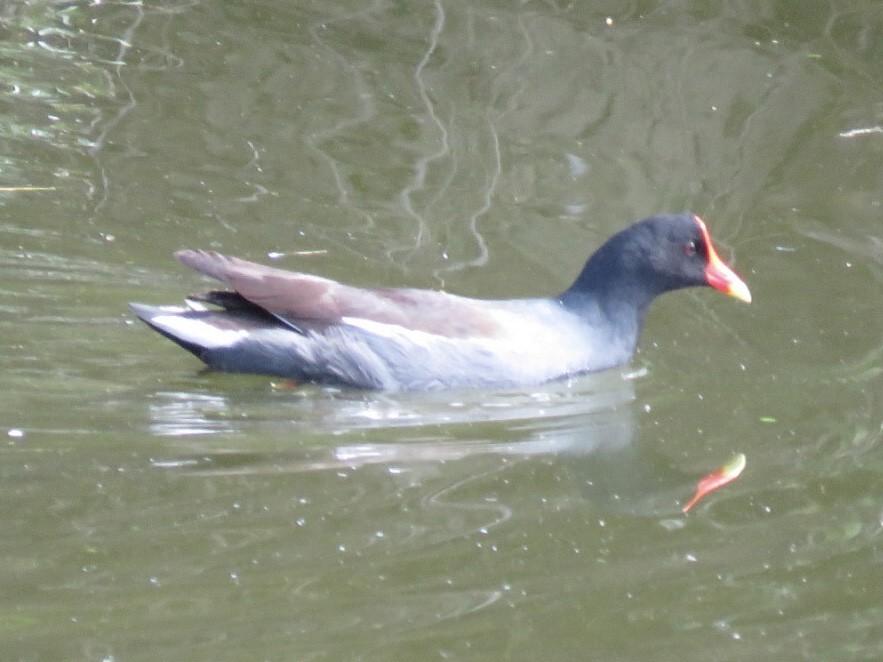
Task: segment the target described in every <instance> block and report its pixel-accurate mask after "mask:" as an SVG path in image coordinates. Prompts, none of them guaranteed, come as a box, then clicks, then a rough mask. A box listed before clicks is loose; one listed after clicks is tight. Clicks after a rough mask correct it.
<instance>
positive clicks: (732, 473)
mask: <svg viewBox="0 0 883 662" xmlns="http://www.w3.org/2000/svg"><path fill="white" fill-rule="evenodd" d="M745 462H746V460H745V453H736V455H734V456H733V459H732V460H730V461H729V462H727V463H726V464H725V465H723V466H722V467H720V468H719V469H717V471H712V472H711V473H710V474H708V475H707V476H705V478H703V479H702V480H700V481H699V484H698V485H697V486H696V493H695V494H694V495H693V498H692V499H690V500H689V501H688V502H687V503H685V504H684V507H683V508H682V509H681V510H682V511H683V512H685V513H686V512H688V511H689V510H690V509H691V508H692V507H693V506H695V505H696V504H697V503H698V502H699V500H700V499H701V498H702V497H704V496H705V495H706V494H709V493H711V492H714V491H715V490H716V489H719V488H721V487H723V486H724V485H726V484H727V483H731V482H733V481H734V480H736V479H737V478H738V477H739V474H741V473H742V470H743V469H744V468H745Z"/></svg>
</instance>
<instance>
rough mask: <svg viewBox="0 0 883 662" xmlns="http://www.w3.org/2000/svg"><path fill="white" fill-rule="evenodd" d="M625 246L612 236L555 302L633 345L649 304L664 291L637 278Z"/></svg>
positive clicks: (649, 281) (635, 262) (637, 274)
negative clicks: (558, 301) (600, 325)
mask: <svg viewBox="0 0 883 662" xmlns="http://www.w3.org/2000/svg"><path fill="white" fill-rule="evenodd" d="M636 264H640V261H639V260H634V259H629V255H628V246H622V245H620V241H619V236H614V237H613V238H612V239H611V240H610V241H608V242H607V243H606V244H604V246H602V247H601V248H600V249H598V251H597V252H596V253H595V254H594V255H593V256H592V257H591V259H590V260H589V261H588V262H587V263H586V266H585V267H583V270H582V271H581V272H580V274H579V276H578V277H577V279H576V280H575V281H574V283H573V285H571V286H570V287H569V288H567V290H565V291H564V292H563V293H562V294H561V295H560V296H559V297H558V298H559V300H560V301H561V303H562V304H563V305H564V307H565V308H567V309H569V310H570V311H572V312H573V313H575V314H577V315H579V316H580V317H582V318H584V319H585V320H586V322H588V323H589V324H591V325H598V324H603V325H604V326H605V328H609V329H611V330H612V332H613V333H615V334H617V335H619V336H621V338H622V339H623V340H626V342H628V341H633V342H634V343H635V344H636V343H637V341H638V337H639V335H640V333H641V328H642V327H643V324H644V317H645V315H646V313H647V309H648V308H649V306H650V303H651V302H652V301H653V299H655V298H656V297H657V296H658V295H659V294H662V292H663V291H665V290H664V288H663V289H660V290H659V291H657V288H654V287H653V281H652V280H648V279H646V278H643V279H642V278H641V277H640V276H641V274H640V273H638V272H636V271H635V267H634V265H636Z"/></svg>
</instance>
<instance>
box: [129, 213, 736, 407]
mask: <svg viewBox="0 0 883 662" xmlns="http://www.w3.org/2000/svg"><path fill="white" fill-rule="evenodd" d="M175 256H176V257H177V258H178V259H179V260H180V261H181V262H183V263H184V264H185V265H187V266H188V267H191V268H193V269H196V270H197V271H199V272H200V273H203V274H205V275H207V276H211V277H213V278H216V279H218V280H220V281H222V282H223V283H224V284H225V285H227V287H229V288H230V291H214V292H209V293H207V294H205V295H201V296H199V297H193V298H191V299H188V300H187V306H186V307H156V306H148V305H144V304H137V303H133V304H131V307H132V310H133V311H134V312H135V314H136V315H137V316H138V317H140V318H141V319H142V320H144V321H145V322H146V323H147V324H148V325H150V326H151V327H152V328H154V329H156V330H157V331H158V332H159V333H161V334H163V335H164V336H166V337H167V338H170V339H172V340H174V341H175V342H176V343H178V344H179V345H181V346H182V347H183V348H184V349H186V350H188V351H189V352H192V353H193V354H195V355H196V356H197V357H199V358H200V359H202V361H204V362H205V363H206V364H208V365H209V366H210V367H211V368H214V369H217V370H224V371H228V372H247V373H258V374H267V375H277V376H281V377H288V378H291V379H294V380H297V381H304V382H315V383H322V384H336V385H344V386H354V387H358V388H369V389H389V390H403V389H439V388H461V387H501V386H518V385H528V384H537V383H540V382H545V381H549V380H553V379H558V378H562V377H567V376H571V375H577V374H580V373H586V372H592V371H596V370H603V369H605V368H611V367H613V366H617V365H620V364H623V363H626V362H627V361H628V360H629V359H630V358H631V356H632V354H633V353H634V351H635V346H636V345H637V342H638V337H639V335H640V332H641V326H642V323H643V321H644V315H645V313H646V312H647V308H648V306H649V305H650V302H651V301H653V299H654V298H656V297H657V296H659V295H660V294H662V293H664V292H668V291H670V290H676V289H679V288H682V287H691V286H696V285H709V286H711V287H713V288H715V289H717V290H720V291H721V292H724V293H725V294H728V295H730V296H734V297H736V298H737V299H740V300H742V301H745V302H749V301H751V294H750V292H749V291H748V287H747V286H746V285H745V283H744V282H742V280H740V279H739V277H738V276H737V275H736V274H735V273H733V271H732V270H731V269H730V268H729V267H727V266H726V265H725V264H724V263H723V262H722V261H721V259H720V258H719V257H718V255H717V253H716V252H715V249H714V246H713V244H712V242H711V236H710V235H709V233H708V229H707V228H706V227H705V223H703V221H702V220H701V219H700V218H699V217H698V216H695V215H693V214H688V213H685V214H678V215H659V216H652V217H650V218H647V219H644V220H643V221H639V222H638V223H635V224H634V225H632V226H630V227H628V228H626V229H625V230H623V231H621V232H619V233H618V234H616V235H614V236H613V237H611V238H610V239H609V240H608V241H607V243H605V244H604V245H603V246H601V248H599V249H598V250H597V252H595V254H594V255H592V256H591V257H590V258H589V260H588V262H587V263H586V266H585V267H584V268H583V270H582V272H581V273H580V274H579V276H578V277H577V279H576V281H575V282H574V283H573V285H571V286H570V287H569V288H568V289H567V290H565V291H564V292H563V293H562V294H560V295H558V296H552V297H548V298H531V299H506V300H485V299H468V298H465V297H460V296H456V295H454V294H448V293H446V292H437V291H431V290H417V289H387V288H382V289H360V288H356V287H350V286H348V285H343V284H341V283H338V282H335V281H333V280H328V279H326V278H321V277H319V276H313V275H309V274H302V273H295V272H290V271H284V270H282V269H274V268H273V267H268V266H264V265H261V264H255V263H254V262H247V261H245V260H240V259H238V258H235V257H227V256H225V255H220V254H218V253H214V252H207V251H200V250H183V251H179V252H177V253H175ZM206 304H208V305H206Z"/></svg>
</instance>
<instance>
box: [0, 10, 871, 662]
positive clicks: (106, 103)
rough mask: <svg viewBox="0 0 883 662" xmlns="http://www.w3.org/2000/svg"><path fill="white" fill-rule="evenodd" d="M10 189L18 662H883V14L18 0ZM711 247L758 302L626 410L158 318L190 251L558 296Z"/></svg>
mask: <svg viewBox="0 0 883 662" xmlns="http://www.w3.org/2000/svg"><path fill="white" fill-rule="evenodd" d="M0 186H2V187H4V191H3V192H0V337H2V347H3V350H2V352H0V393H2V401H0V431H2V438H3V439H4V441H5V444H3V446H2V451H0V452H2V455H0V502H2V508H0V532H2V534H0V554H2V556H0V558H2V563H0V596H2V599H0V648H2V650H3V654H2V657H3V658H4V659H22V660H44V659H46V660H48V659H86V660H132V659H170V658H175V659H189V660H218V659H241V660H245V659H248V660H260V659H268V660H318V659H321V660H344V659H347V660H350V659H361V660H423V659H427V660H431V659H440V660H450V659H463V660H467V659H468V660H502V659H511V660H540V659H542V660H579V659H593V660H636V659H652V660H678V661H682V660H709V659H716V660H771V659H775V660H789V659H827V660H833V659H837V660H876V659H881V657H883V546H881V540H883V535H881V529H883V447H881V442H883V313H881V310H883V206H881V203H883V11H881V5H880V3H879V2H877V1H876V0H864V1H856V2H846V1H842V2H840V1H836V0H835V1H832V2H817V1H815V0H813V1H807V0H791V1H784V0H783V1H778V2H776V1H772V0H766V1H765V0H753V1H746V2H711V3H709V2H700V1H698V0H697V1H695V2H680V1H675V0H669V1H666V2H650V1H641V0H636V1H633V2H619V1H616V2H612V1H610V2H604V1H600V0H598V1H595V2H582V3H568V2H552V1H548V2H521V3H514V2H491V1H488V2H474V1H461V0H437V1H436V2H420V3H418V2H413V3H395V2H385V1H381V0H378V1H375V2H349V3H347V2H336V1H335V2H327V1H322V2H300V1H299V2H283V1H277V2H269V1H268V2H250V3H238V2H225V3H222V2H186V1H182V2H173V1H169V2H145V3H143V4H142V3H137V2H136V3H130V2H115V1H110V2H107V1H102V2H92V3H89V2H64V3H60V2H45V1H36V0H35V1H32V2H11V3H7V4H5V5H3V6H2V8H0ZM26 187H39V190H34V189H28V188H26ZM682 209H691V210H694V211H696V212H698V213H700V214H701V215H703V216H704V217H705V218H706V219H707V221H708V222H709V225H710V226H711V228H712V230H713V232H714V234H715V236H716V238H717V241H718V243H719V247H720V250H721V253H722V255H723V256H724V257H725V258H726V259H727V260H729V261H732V263H733V264H734V265H735V266H736V268H737V270H739V271H740V272H741V273H742V274H743V275H744V276H745V277H746V280H747V281H748V282H749V284H750V286H751V289H752V292H753V294H754V298H755V301H754V303H753V304H751V305H750V306H745V305H742V304H740V303H738V302H736V301H734V300H731V299H727V298H726V297H722V296H719V295H718V294H717V293H715V292H713V291H710V290H702V291H698V290H697V291H689V292H680V293H676V294H672V295H669V296H667V297H664V298H663V299H662V300H660V301H659V302H658V303H657V304H656V305H655V307H654V309H653V310H652V311H651V315H650V319H649V322H648V326H647V329H646V330H645V334H644V339H643V342H642V345H641V350H640V352H639V354H638V355H637V356H636V358H635V360H634V362H633V364H632V365H631V366H630V367H629V369H628V370H627V371H626V373H625V376H623V374H622V373H621V372H619V371H617V372H615V373H614V374H608V375H599V376H594V377H589V378H586V379H582V380H578V381H576V382H573V383H570V384H556V385H551V386H548V387H544V388H537V389H527V390H524V391H520V392H519V391H509V392H469V393H442V394H430V395H426V394H402V395H384V394H365V393H358V392H346V391H333V390H321V389H317V388H301V389H292V388H290V387H289V386H288V385H286V384H285V383H283V382H279V381H274V380H270V379H267V378H261V377H243V376H229V375H217V374H206V373H204V372H202V371H201V369H200V364H199V362H198V361H196V360H195V359H193V358H192V357H191V356H189V355H188V354H186V353H185V352H183V351H182V350H180V349H178V348H177V347H175V346H174V345H172V344H171V343H169V342H168V341H166V340H164V339H163V338H161V337H159V336H157V335H156V334H154V333H152V332H150V331H149V330H148V329H147V328H146V327H145V326H143V325H141V324H140V323H136V322H135V321H134V320H133V318H132V316H131V315H130V314H129V313H128V312H127V310H126V302H127V301H130V300H140V301H145V302H150V303H175V302H178V301H180V299H181V297H182V295H183V294H185V293H188V292H191V291H197V290H200V289H201V288H204V287H205V286H206V284H207V283H206V282H205V281H204V280H203V279H201V278H200V277H199V276H197V275H196V274H193V273H188V272H187V271H186V270H185V269H183V268H182V267H181V266H180V265H179V264H177V263H176V262H175V261H174V260H173V259H172V257H171V253H172V251H174V250H175V249H178V248H181V247H184V246H189V247H203V248H213V249H217V250H223V251H227V252H230V253H234V254H237V255H241V256H244V257H249V258H252V259H257V260H261V261H271V260H272V261H273V263H274V264H278V265H280V266H284V267H288V268H295V269H302V270H309V271H315V272H317V273H321V274H323V275H326V276H330V277H334V278H340V279H345V280H347V281H350V282H353V283H357V284H363V285H401V284H406V285H409V286H419V287H444V288H446V289H448V290H449V291H452V292H458V293H462V294H467V295H473V296H486V297H505V296H521V295H532V294H541V293H553V292H557V291H559V290H561V289H562V288H563V287H565V286H566V285H567V284H569V282H570V280H571V279H572V278H573V276H574V275H575V273H576V272H577V271H578V269H579V268H580V267H581V265H582V263H583V261H584V260H585V258H586V256H587V255H588V254H589V253H590V252H591V251H592V250H593V249H594V248H595V247H597V245H599V244H600V243H601V241H602V240H603V239H604V238H605V237H606V236H608V235H609V234H611V233H612V232H614V231H616V230H618V229H621V228H622V227H624V226H625V225H626V224H627V223H629V222H631V221H632V220H635V219H637V218H640V217H643V216H646V215H648V214H650V213H653V212H657V211H679V210H682ZM271 254H273V256H272V257H271ZM276 254H280V255H276ZM735 452H742V453H745V455H746V456H747V459H748V463H747V468H746V469H745V472H744V473H743V475H742V477H741V478H740V479H739V480H738V481H736V482H735V483H734V484H732V485H731V486H728V487H727V488H725V489H723V490H721V491H719V492H716V493H715V494H714V495H712V496H711V497H709V498H707V499H705V500H704V501H702V502H701V503H700V505H699V506H698V507H697V508H696V510H694V511H693V512H692V513H690V515H689V516H687V517H684V516H683V515H681V513H680V507H681V505H682V504H683V502H684V501H685V500H686V499H687V498H689V496H690V495H691V494H692V491H693V488H694V486H695V483H696V481H697V480H698V478H700V477H701V476H702V475H703V474H705V473H707V472H709V471H711V470H712V469H714V468H715V467H717V466H719V465H721V464H723V463H724V462H726V461H727V460H728V459H729V458H730V457H731V456H732V454H733V453H735Z"/></svg>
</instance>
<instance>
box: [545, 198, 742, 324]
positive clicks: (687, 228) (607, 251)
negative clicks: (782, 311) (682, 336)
mask: <svg viewBox="0 0 883 662" xmlns="http://www.w3.org/2000/svg"><path fill="white" fill-rule="evenodd" d="M693 286H711V287H714V288H715V289H718V290H720V291H722V292H724V293H725V294H728V295H730V296H734V297H736V298H738V299H741V300H743V301H750V300H751V294H750V293H749V291H748V287H747V286H746V285H745V283H743V282H742V280H741V279H739V277H738V276H736V274H735V273H733V271H732V270H731V269H730V268H729V267H727V266H726V265H725V264H724V263H723V262H722V261H721V259H720V258H719V257H718V255H717V251H715V249H714V244H713V243H712V241H711V236H710V235H709V233H708V229H707V228H706V226H705V223H704V222H703V221H702V219H700V218H699V217H698V216H696V215H694V214H689V213H684V214H672V215H658V216H651V217H650V218H646V219H644V220H643V221H639V222H637V223H635V224H634V225H632V226H630V227H628V228H626V229H625V230H623V231H622V232H619V233H618V234H616V235H614V236H613V237H611V238H610V239H609V240H608V241H607V243H605V244H604V245H603V246H601V248H599V249H598V251H597V252H596V253H595V254H594V255H592V257H591V258H589V261H588V262H587V263H586V266H585V268H584V269H583V271H582V273H581V274H580V275H579V277H578V278H577V280H576V282H575V283H574V284H573V285H572V286H571V287H570V289H569V290H567V292H565V293H564V295H563V297H562V300H564V301H565V303H566V302H567V300H568V299H579V298H583V299H585V298H586V297H591V298H593V299H595V300H598V299H600V300H601V303H603V304H610V303H615V304H625V305H630V306H634V307H635V308H636V309H637V310H639V311H643V309H644V308H646V306H647V305H648V304H649V303H650V301H652V300H653V299H654V298H655V297H656V296H658V295H660V294H662V293H664V292H669V291H671V290H676V289H680V288H683V287H693Z"/></svg>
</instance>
